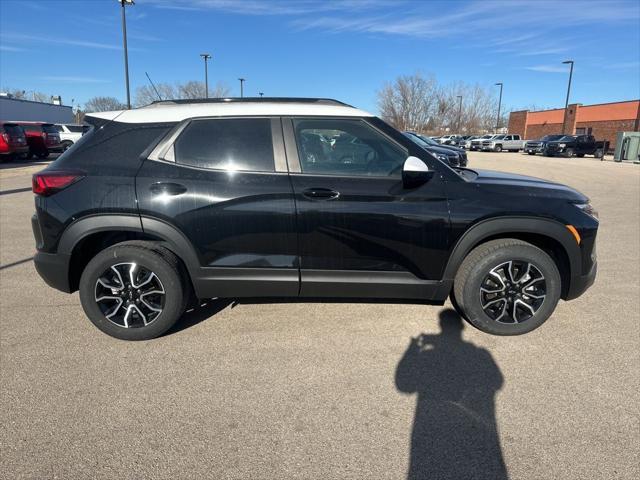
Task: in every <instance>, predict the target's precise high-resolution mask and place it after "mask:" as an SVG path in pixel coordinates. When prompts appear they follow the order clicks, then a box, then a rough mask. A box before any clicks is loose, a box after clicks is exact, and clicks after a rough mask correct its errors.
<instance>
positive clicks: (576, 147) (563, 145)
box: [544, 135, 608, 158]
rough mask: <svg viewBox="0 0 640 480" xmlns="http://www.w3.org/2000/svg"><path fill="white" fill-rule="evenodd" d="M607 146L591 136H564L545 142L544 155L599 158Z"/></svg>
mask: <svg viewBox="0 0 640 480" xmlns="http://www.w3.org/2000/svg"><path fill="white" fill-rule="evenodd" d="M607 148H608V144H607V143H606V142H603V141H596V139H595V138H594V137H593V135H565V136H564V137H562V138H560V139H558V140H554V141H552V142H547V145H546V149H545V152H544V154H545V155H547V156H549V157H553V156H555V155H562V156H564V157H573V156H574V155H576V156H577V157H584V156H585V155H593V156H594V157H596V158H601V157H602V155H603V154H604V152H605V151H606V149H607Z"/></svg>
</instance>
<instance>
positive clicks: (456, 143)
mask: <svg viewBox="0 0 640 480" xmlns="http://www.w3.org/2000/svg"><path fill="white" fill-rule="evenodd" d="M470 138H471V135H462V136H459V137H457V138H456V139H455V140H454V141H453V142H451V146H453V147H458V148H464V146H465V144H466V142H467V140H468V139H470Z"/></svg>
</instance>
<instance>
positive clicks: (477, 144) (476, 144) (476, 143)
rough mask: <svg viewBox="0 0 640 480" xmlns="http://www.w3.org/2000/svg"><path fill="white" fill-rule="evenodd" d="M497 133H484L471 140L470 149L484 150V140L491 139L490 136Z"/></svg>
mask: <svg viewBox="0 0 640 480" xmlns="http://www.w3.org/2000/svg"><path fill="white" fill-rule="evenodd" d="M495 136H496V135H494V134H491V133H488V134H486V135H482V136H481V137H478V138H476V139H475V140H471V145H470V146H469V150H472V151H476V150H482V142H483V141H485V140H489V139H490V138H493V137H495Z"/></svg>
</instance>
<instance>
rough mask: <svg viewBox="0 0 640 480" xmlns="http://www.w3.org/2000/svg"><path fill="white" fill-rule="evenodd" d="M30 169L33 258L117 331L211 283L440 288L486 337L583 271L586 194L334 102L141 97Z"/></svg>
mask: <svg viewBox="0 0 640 480" xmlns="http://www.w3.org/2000/svg"><path fill="white" fill-rule="evenodd" d="M88 121H89V122H90V123H91V124H92V125H93V128H92V129H91V130H90V131H89V133H87V134H86V135H84V136H83V137H82V138H81V139H80V140H79V141H78V142H77V143H76V144H74V145H73V146H72V147H71V148H70V149H69V150H67V151H66V152H65V153H64V154H63V155H62V156H61V157H60V158H58V159H57V160H56V161H55V162H53V163H52V164H51V165H50V166H49V167H47V168H46V169H45V170H43V171H42V172H40V173H38V174H36V175H34V177H33V191H34V193H35V194H36V197H35V204H36V214H35V215H34V217H33V232H34V235H35V239H36V244H37V250H38V251H37V254H36V256H35V265H36V268H37V270H38V272H39V273H40V275H41V276H42V277H43V278H44V279H45V281H46V282H47V283H48V284H49V285H51V286H53V287H55V288H57V289H59V290H62V291H65V292H73V291H75V290H79V291H80V300H81V302H82V306H83V308H84V310H85V312H86V314H87V316H88V317H89V319H90V320H91V321H92V322H93V323H94V324H95V325H96V326H97V327H98V328H100V329H101V330H103V331H104V332H106V333H108V334H109V335H112V336H114V337H117V338H121V339H127V340H142V339H150V338H153V337H156V336H158V335H161V334H162V333H163V332H165V331H166V330H167V329H169V328H170V327H171V326H172V325H173V324H174V323H175V322H176V321H177V320H178V319H179V318H180V316H181V315H182V313H183V312H184V311H185V308H187V306H189V304H190V302H195V301H196V300H197V299H207V298H213V297H228V298H239V297H306V298H320V297H325V298H326V297H329V298H336V297H342V298H354V299H357V298H375V299H404V300H406V301H413V302H425V303H438V304H442V303H443V302H444V301H445V300H446V299H447V297H451V300H452V303H453V304H454V306H455V307H456V308H457V309H458V311H459V312H460V313H461V315H462V316H463V317H464V318H466V319H467V320H468V321H469V322H470V323H472V324H473V325H475V326H476V327H478V328H479V329H481V330H483V331H485V332H489V333H493V334H498V335H515V334H521V333H525V332H528V331H530V330H533V329H534V328H536V327H538V326H539V325H541V324H542V323H543V322H544V321H545V320H546V319H547V318H548V317H549V316H550V315H551V313H552V312H553V310H554V309H555V307H556V304H557V302H558V300H559V299H560V298H563V299H565V300H569V299H573V298H576V297H577V296H579V295H580V294H582V293H583V292H584V291H585V290H586V289H587V288H588V287H589V286H590V285H591V284H592V283H593V281H594V278H595V274H596V259H595V239H596V232H597V229H598V220H597V219H596V214H595V212H594V210H593V209H592V207H591V206H590V204H589V202H588V199H587V198H586V197H585V196H584V195H582V194H581V193H578V192H576V191H575V190H573V189H571V188H569V187H566V186H563V185H558V184H555V183H551V182H548V181H545V180H539V179H536V178H531V177H524V176H519V175H511V174H506V173H498V172H489V171H480V170H469V169H464V168H451V167H449V166H448V165H446V164H445V163H443V162H441V161H440V160H438V159H437V158H435V157H434V156H433V155H431V154H430V153H428V152H427V151H426V150H425V149H423V148H422V147H421V146H420V145H419V144H418V143H416V142H414V141H412V140H410V139H409V138H407V137H406V136H405V135H403V134H402V133H401V132H399V131H397V130H395V129H394V128H392V127H390V126H389V125H388V124H386V123H385V122H384V121H382V120H380V119H378V118H376V117H374V116H372V115H370V114H368V113H366V112H363V111H361V110H358V109H355V108H353V107H350V106H348V105H345V104H343V103H340V102H337V101H335V100H322V99H311V100H310V99H267V98H261V99H246V98H245V99H226V100H218V101H211V100H203V101H188V102H187V101H173V102H158V103H155V104H152V105H149V106H147V107H145V108H140V109H136V110H126V111H120V112H103V113H96V114H92V115H91V116H89V117H88Z"/></svg>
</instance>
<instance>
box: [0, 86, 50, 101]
mask: <svg viewBox="0 0 640 480" xmlns="http://www.w3.org/2000/svg"><path fill="white" fill-rule="evenodd" d="M3 90H4V89H3ZM4 91H6V93H8V94H9V95H10V96H12V97H13V98H17V99H20V100H32V101H34V102H44V103H50V102H51V95H49V94H47V93H44V92H37V91H35V90H22V89H19V88H7V89H6V90H4Z"/></svg>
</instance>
